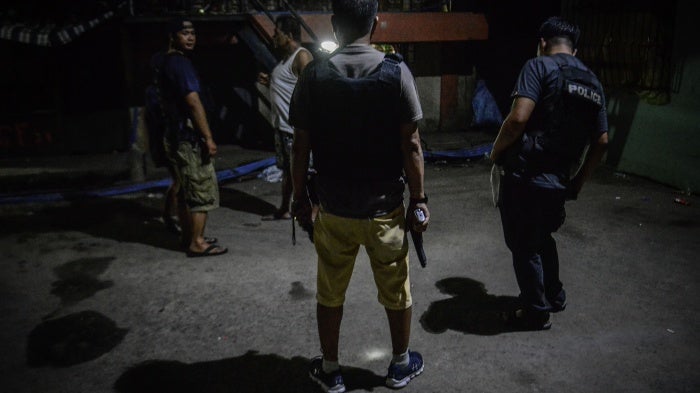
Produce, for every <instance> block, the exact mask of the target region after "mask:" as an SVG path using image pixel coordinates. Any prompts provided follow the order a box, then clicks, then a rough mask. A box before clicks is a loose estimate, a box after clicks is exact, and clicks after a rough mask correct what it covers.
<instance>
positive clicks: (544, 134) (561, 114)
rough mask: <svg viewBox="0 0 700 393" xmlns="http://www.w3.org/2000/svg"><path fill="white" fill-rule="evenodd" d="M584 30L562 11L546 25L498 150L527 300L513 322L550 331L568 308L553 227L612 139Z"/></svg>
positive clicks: (508, 230) (507, 227)
mask: <svg viewBox="0 0 700 393" xmlns="http://www.w3.org/2000/svg"><path fill="white" fill-rule="evenodd" d="M579 35H580V31H579V29H578V27H576V26H575V25H573V24H571V23H569V22H567V21H565V20H563V19H561V18H559V17H551V18H549V19H547V20H546V21H545V22H544V23H543V24H542V26H541V27H540V30H539V44H538V47H537V55H538V56H537V57H535V58H533V59H530V60H529V61H527V62H526V63H525V65H524V66H523V68H522V70H521V72H520V76H519V77H518V80H517V82H516V85H515V90H514V91H513V93H512V96H513V97H514V100H513V105H512V107H511V111H510V113H509V114H508V116H507V117H506V119H505V121H504V122H503V125H502V126H501V129H500V132H499V133H498V136H497V137H496V141H495V143H494V147H493V151H492V152H491V159H492V160H493V161H494V162H495V163H496V164H497V165H502V166H503V175H502V178H501V183H500V184H501V190H500V198H499V202H498V206H499V209H500V213H501V222H502V224H503V233H504V237H505V241H506V245H507V246H508V248H509V249H510V251H511V253H512V256H513V267H514V269H515V276H516V279H517V282H518V286H519V287H520V296H519V300H520V303H521V305H520V307H518V308H517V309H515V310H512V311H511V312H509V313H507V315H506V323H507V324H508V325H510V326H511V328H513V329H517V330H543V329H548V328H550V327H551V322H550V313H551V312H559V311H563V310H564V308H565V307H566V293H565V292H564V289H563V285H562V282H561V281H560V279H559V258H558V255H557V246H556V243H555V241H554V238H553V237H552V233H553V232H555V231H556V230H557V229H559V227H560V226H561V225H562V224H563V223H564V218H565V216H566V213H565V210H564V201H565V200H567V199H576V197H577V195H578V193H579V191H581V187H582V186H583V183H584V182H585V181H586V180H587V179H588V178H589V177H590V175H591V174H592V172H593V170H594V169H595V167H596V166H597V165H598V164H599V163H600V161H601V159H602V157H603V155H604V153H605V149H606V146H607V142H608V134H607V131H608V122H607V113H606V107H605V98H604V94H603V89H602V87H601V85H600V82H599V81H598V79H597V77H596V76H595V75H594V74H593V72H591V71H590V70H589V69H588V68H587V67H586V66H585V65H584V64H583V63H582V62H581V61H580V60H578V59H577V58H576V57H574V56H575V54H576V44H577V41H578V38H579Z"/></svg>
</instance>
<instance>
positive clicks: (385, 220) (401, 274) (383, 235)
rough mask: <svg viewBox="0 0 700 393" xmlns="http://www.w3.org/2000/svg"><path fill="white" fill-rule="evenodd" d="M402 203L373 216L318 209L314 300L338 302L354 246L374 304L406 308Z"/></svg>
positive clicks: (407, 290) (351, 264) (342, 295)
mask: <svg viewBox="0 0 700 393" xmlns="http://www.w3.org/2000/svg"><path fill="white" fill-rule="evenodd" d="M404 215H405V210H404V208H403V206H401V207H399V208H398V209H396V210H394V211H393V212H391V213H389V214H387V215H385V216H381V217H376V218H373V219H367V218H365V219H356V218H346V217H340V216H336V215H333V214H330V213H328V212H326V211H323V210H321V211H320V212H319V215H318V217H317V219H316V222H315V223H314V246H315V247H316V253H317V254H318V276H317V282H316V286H317V295H316V300H317V301H318V303H319V304H321V305H323V306H326V307H339V306H342V305H343V303H344V301H345V292H346V290H347V288H348V285H349V284H350V277H351V276H352V271H353V268H354V266H355V258H356V256H357V253H358V251H359V248H360V245H363V246H364V247H365V250H366V251H367V255H368V256H369V261H370V265H371V267H372V273H373V274H374V282H375V284H376V286H377V298H378V301H379V303H381V304H382V305H383V306H384V307H386V308H388V309H390V310H405V309H407V308H409V307H411V302H412V299H411V290H410V286H411V283H410V280H409V274H408V270H409V269H408V240H407V237H406V230H405V218H404Z"/></svg>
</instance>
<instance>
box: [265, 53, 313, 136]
mask: <svg viewBox="0 0 700 393" xmlns="http://www.w3.org/2000/svg"><path fill="white" fill-rule="evenodd" d="M300 50H306V48H304V47H301V46H300V47H299V48H297V50H295V51H294V53H292V54H291V55H290V56H289V57H288V58H287V59H286V60H284V61H281V62H280V63H279V64H277V66H275V69H273V70H272V74H271V75H270V105H271V106H272V108H271V109H272V110H271V116H272V126H273V127H275V128H276V129H278V130H280V131H283V132H287V133H290V134H293V133H294V128H292V126H290V125H289V103H290V101H291V100H292V93H293V92H294V86H296V84H297V80H298V79H299V78H298V77H297V76H296V75H294V71H292V64H293V63H294V59H295V58H296V57H297V54H298V53H299V51H300Z"/></svg>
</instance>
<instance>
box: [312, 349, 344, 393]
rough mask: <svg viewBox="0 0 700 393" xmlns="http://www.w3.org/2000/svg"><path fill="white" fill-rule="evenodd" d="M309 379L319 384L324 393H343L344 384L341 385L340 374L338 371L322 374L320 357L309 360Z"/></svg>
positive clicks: (341, 378) (341, 377) (321, 359)
mask: <svg viewBox="0 0 700 393" xmlns="http://www.w3.org/2000/svg"><path fill="white" fill-rule="evenodd" d="M309 377H311V380H313V381H314V382H316V383H317V384H319V385H320V386H321V389H323V391H324V392H327V393H343V392H345V384H344V383H343V376H342V375H341V374H340V370H339V369H338V370H336V371H333V372H332V373H330V374H326V373H325V372H323V358H322V357H321V356H319V357H316V358H314V359H313V360H311V369H310V370H309Z"/></svg>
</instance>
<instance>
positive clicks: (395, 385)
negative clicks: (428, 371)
mask: <svg viewBox="0 0 700 393" xmlns="http://www.w3.org/2000/svg"><path fill="white" fill-rule="evenodd" d="M424 368H425V365H423V366H421V367H420V370H417V371H414V372H413V373H411V374H409V375H408V376H407V377H406V378H404V379H401V380H398V381H397V380H395V379H394V378H387V379H386V381H385V382H384V384H385V385H386V386H387V387H389V388H392V389H401V388H403V387H405V386H406V385H408V383H409V382H411V380H412V379H413V378H415V377H417V376H419V375H420V374H421V373H422V372H423V369H424Z"/></svg>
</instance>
